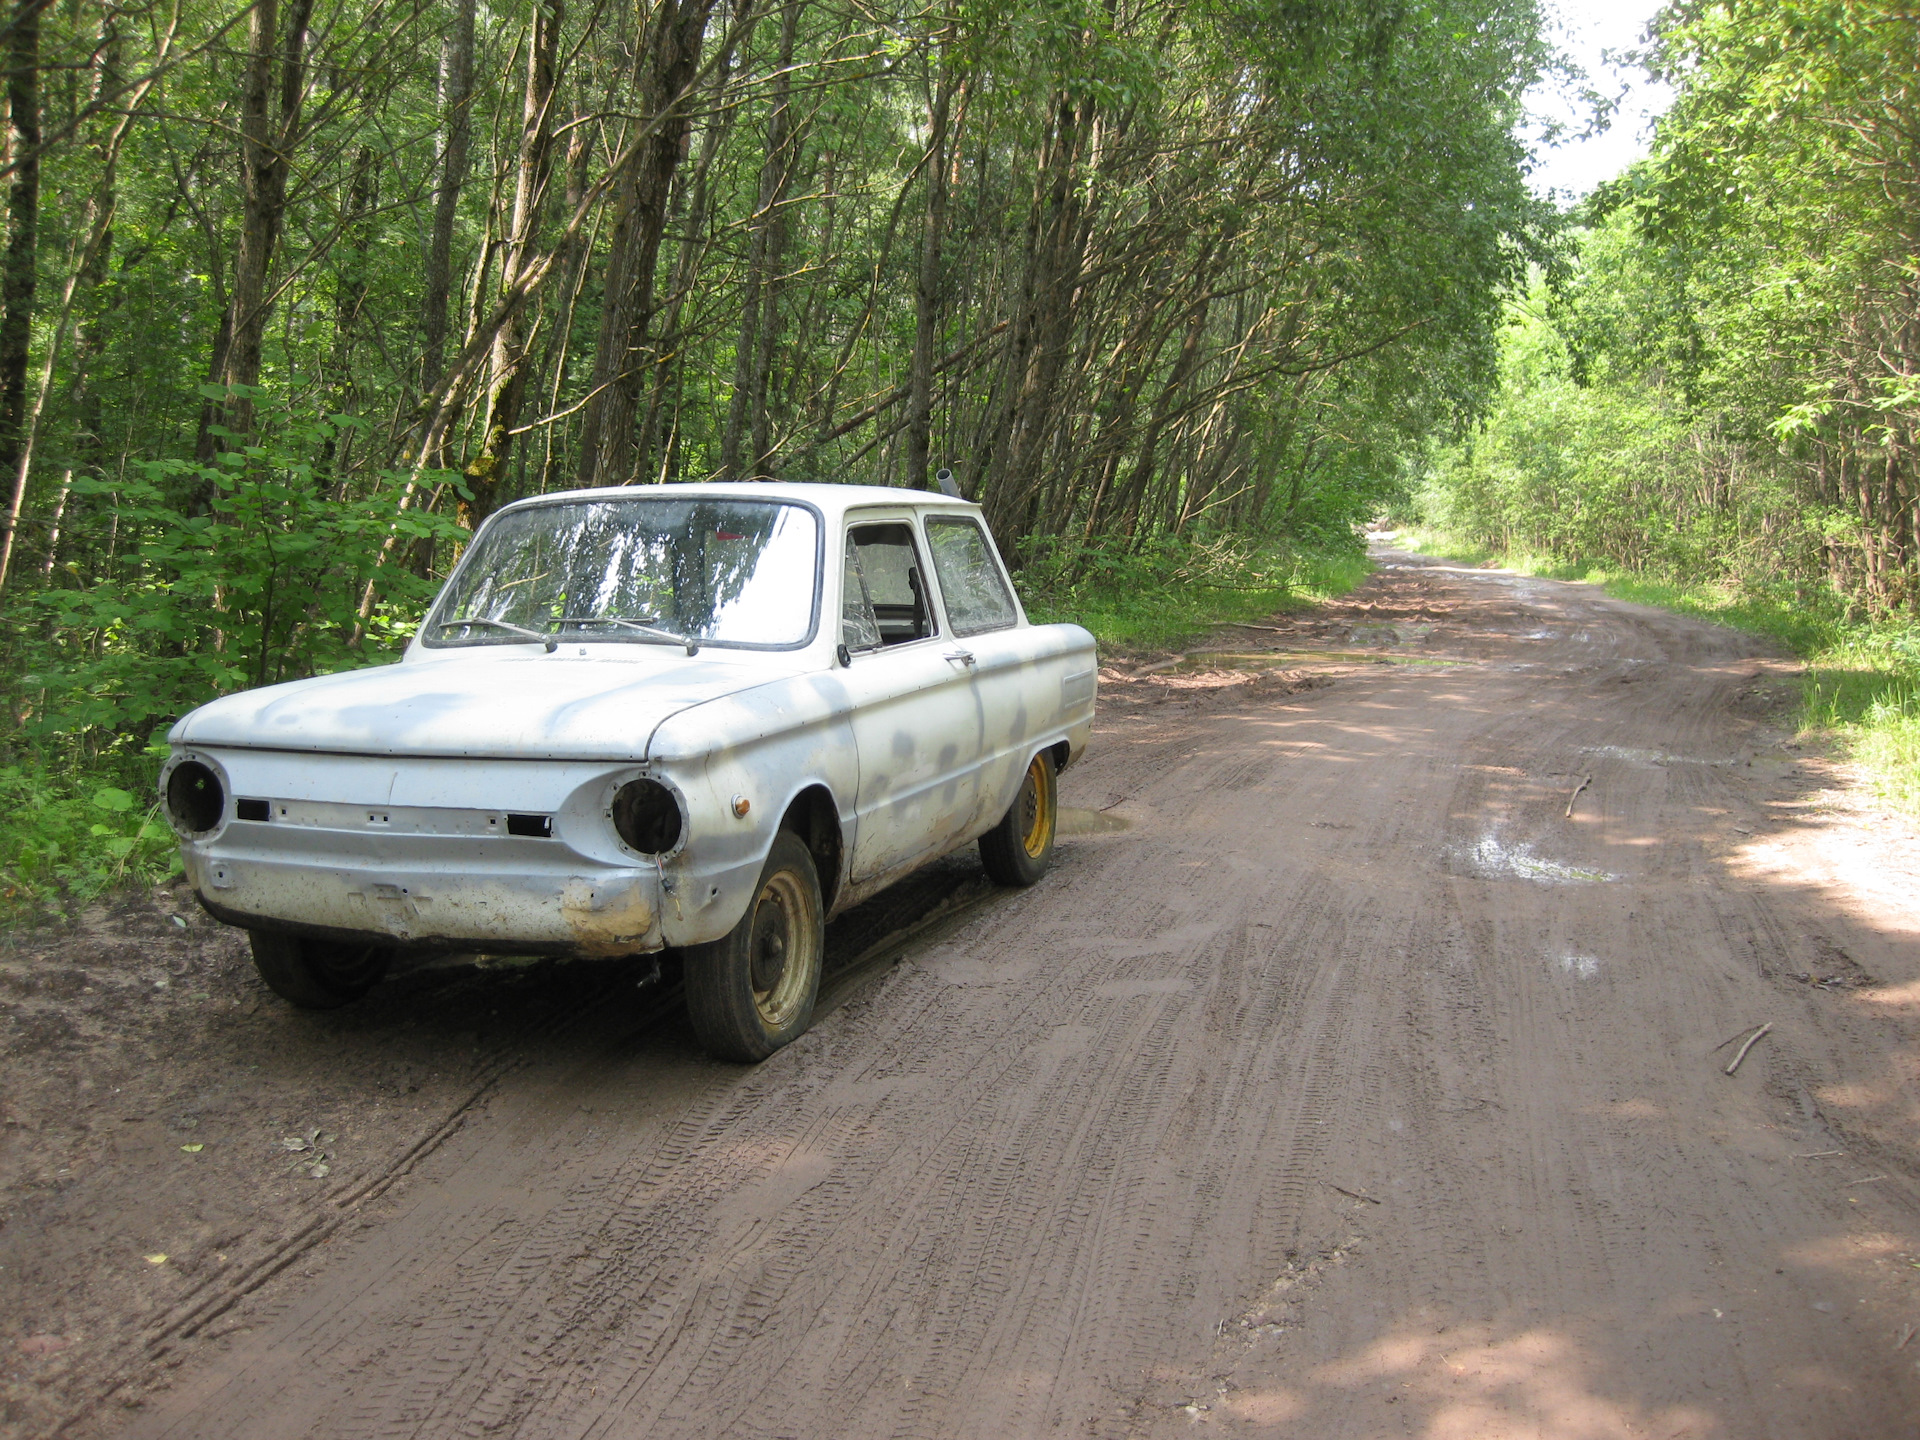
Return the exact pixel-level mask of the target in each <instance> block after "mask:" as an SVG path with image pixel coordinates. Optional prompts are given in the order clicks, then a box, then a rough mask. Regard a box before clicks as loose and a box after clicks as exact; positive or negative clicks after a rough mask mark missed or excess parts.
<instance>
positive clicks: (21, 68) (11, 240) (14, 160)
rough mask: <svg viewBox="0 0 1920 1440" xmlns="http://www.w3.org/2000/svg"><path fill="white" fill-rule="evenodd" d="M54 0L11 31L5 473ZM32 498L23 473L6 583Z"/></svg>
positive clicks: (6, 549)
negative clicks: (44, 18)
mask: <svg viewBox="0 0 1920 1440" xmlns="http://www.w3.org/2000/svg"><path fill="white" fill-rule="evenodd" d="M46 3H47V0H21V3H20V4H19V5H17V6H16V7H15V9H14V12H13V19H12V29H11V33H10V34H9V35H8V36H7V40H6V44H7V161H8V163H9V164H11V165H12V166H13V167H14V169H13V182H12V184H11V185H10V186H9V187H8V191H7V253H6V273H5V275H3V276H0V475H9V476H12V475H15V474H16V472H17V471H18V470H19V466H20V452H21V446H22V444H23V442H24V440H25V431H26V422H27V368H28V365H29V363H30V361H31V358H32V354H31V352H32V347H33V300H34V290H35V288H36V286H37V283H38V280H39V270H38V266H37V264H36V248H35V247H36V246H37V245H38V243H39V227H40V12H41V11H42V10H43V9H45V8H46ZM25 501H26V485H25V483H24V478H23V479H21V480H19V481H16V483H15V484H14V486H13V494H12V497H11V499H10V501H9V503H8V505H7V515H6V534H5V535H4V537H0V583H4V582H5V579H6V574H7V567H8V565H9V564H11V562H12V559H13V544H14V536H15V533H16V531H17V530H18V529H19V525H20V510H21V506H22V505H23V504H24V503H25Z"/></svg>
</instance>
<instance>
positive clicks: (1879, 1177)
mask: <svg viewBox="0 0 1920 1440" xmlns="http://www.w3.org/2000/svg"><path fill="white" fill-rule="evenodd" d="M1892 1178H1893V1177H1892V1176H1891V1175H1868V1176H1865V1177H1863V1178H1861V1179H1859V1180H1849V1181H1847V1183H1846V1184H1844V1185H1842V1186H1841V1187H1840V1188H1841V1189H1842V1190H1851V1189H1852V1188H1853V1187H1854V1186H1856V1185H1871V1184H1873V1182H1874V1181H1876V1180H1891V1179H1892Z"/></svg>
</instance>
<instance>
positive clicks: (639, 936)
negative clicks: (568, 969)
mask: <svg viewBox="0 0 1920 1440" xmlns="http://www.w3.org/2000/svg"><path fill="white" fill-rule="evenodd" d="M560 913H561V915H562V916H563V917H564V918H565V919H566V922H567V928H568V929H569V930H571V931H572V932H573V936H574V940H575V941H576V942H577V943H578V945H579V947H580V951H581V953H582V954H584V955H595V956H614V955H630V954H632V953H633V952H634V951H635V950H639V949H642V948H644V947H645V946H646V943H647V932H648V931H649V930H651V929H652V928H653V904H652V902H651V901H650V900H648V898H647V893H646V888H645V886H644V885H643V884H642V882H641V881H640V880H638V879H634V880H631V881H629V882H628V883H627V884H625V885H623V886H609V885H604V884H602V885H596V884H594V883H593V882H592V881H589V880H570V881H568V882H567V887H566V889H564V890H562V891H561V892H560Z"/></svg>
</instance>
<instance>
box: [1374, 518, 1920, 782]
mask: <svg viewBox="0 0 1920 1440" xmlns="http://www.w3.org/2000/svg"><path fill="white" fill-rule="evenodd" d="M1397 543H1399V544H1400V545H1402V546H1404V547H1405V548H1407V549H1409V550H1417V551H1420V552H1421V553H1423V554H1427V555H1435V556H1441V557H1444V558H1447V559H1451V560H1462V561H1466V562H1467V563H1469V564H1489V563H1497V564H1500V565H1503V566H1505V567H1507V568H1508V569H1512V570H1518V571H1520V572H1522V573H1523V574H1527V575H1538V576H1541V577H1542V578H1545V579H1553V580H1583V581H1586V582H1588V583H1590V584H1597V585H1600V586H1602V587H1603V588H1604V589H1605V590H1606V592H1607V593H1608V594H1609V595H1612V596H1615V597H1616V598H1618V599H1621V600H1630V601H1633V602H1634V603H1636V604H1640V605H1653V606H1657V607H1659V608H1660V609H1662V610H1673V611H1677V612H1678V613H1680V614H1683V615H1694V616H1698V617H1699V618H1701V619H1703V620H1711V621H1713V622H1714V623H1716V624H1720V625H1726V626H1729V627H1731V628H1733V629H1736V630H1745V631H1747V632H1749V633H1750V634H1755V635H1766V636H1770V637H1771V638H1773V639H1775V640H1778V641H1780V642H1781V643H1782V644H1784V645H1785V646H1787V647H1788V648H1789V649H1791V650H1792V651H1793V652H1794V653H1795V654H1796V655H1798V656H1800V657H1801V658H1802V659H1803V660H1805V661H1806V664H1807V672H1806V676H1805V679H1804V680H1803V681H1802V691H1801V705H1800V714H1799V717H1798V720H1799V724H1800V726H1801V728H1802V730H1803V731H1808V732H1813V733H1816V734H1822V735H1826V736H1830V737H1832V738H1833V739H1835V740H1837V741H1838V742H1839V743H1840V745H1841V746H1842V748H1844V749H1845V750H1846V751H1847V752H1848V753H1849V754H1850V755H1851V757H1852V758H1853V759H1854V760H1855V761H1857V762H1858V763H1859V764H1860V766H1861V768H1862V769H1864V770H1865V771H1866V773H1867V775H1868V776H1869V777H1870V779H1871V780H1872V782H1873V785H1874V788H1875V790H1876V791H1877V792H1878V793H1879V795H1880V797H1881V798H1882V799H1883V800H1885V801H1886V802H1887V803H1888V804H1889V805H1892V806H1894V807H1895V808H1897V809H1900V810H1902V811H1905V812H1906V813H1907V814H1909V815H1915V816H1920V623H1916V622H1915V621H1914V620H1913V619H1911V618H1908V619H1897V620H1893V619H1889V620H1878V621H1872V620H1863V619H1860V618H1857V617H1851V616H1849V615H1848V613H1847V609H1846V606H1845V604H1844V602H1843V601H1842V600H1841V599H1840V597H1839V596H1837V595H1834V594H1832V593H1830V592H1826V591H1810V590H1808V589H1806V588H1804V587H1801V588H1795V587H1792V586H1784V585H1783V586H1780V587H1778V588H1759V587H1754V586H1751V585H1749V586H1744V587H1742V586H1736V585H1731V584H1725V585H1722V584H1700V583H1694V584H1687V583H1683V582H1680V581H1676V580H1669V579H1661V578H1658V577H1654V576H1648V575H1636V574H1631V573H1628V572H1625V571H1621V570H1617V569H1613V568H1610V567H1608V566H1605V565H1599V564H1587V563H1583V562H1579V561H1573V562H1569V561H1564V560H1555V559H1547V558H1542V557H1540V556H1533V555H1525V554H1507V555H1496V554H1494V553H1492V552H1490V551H1488V550H1486V549H1484V548H1482V547H1479V546H1476V545H1472V544H1467V543H1462V542H1459V541H1456V540H1454V539H1452V538H1451V537H1449V536H1446V535H1442V534H1438V533H1436V532H1433V531H1405V532H1402V533H1401V535H1400V537H1399V540H1398V542H1397Z"/></svg>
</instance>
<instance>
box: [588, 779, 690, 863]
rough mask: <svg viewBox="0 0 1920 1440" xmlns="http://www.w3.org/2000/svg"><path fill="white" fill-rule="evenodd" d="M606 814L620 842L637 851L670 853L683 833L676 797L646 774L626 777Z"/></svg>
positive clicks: (680, 813) (660, 854) (608, 806)
mask: <svg viewBox="0 0 1920 1440" xmlns="http://www.w3.org/2000/svg"><path fill="white" fill-rule="evenodd" d="M607 818H608V819H610V820H611V821H613V828H614V832H615V833H616V834H618V835H619V837H620V839H621V841H622V843H624V844H625V845H626V847H627V848H628V849H629V850H632V851H635V852H636V853H638V854H641V855H650V856H653V857H655V858H658V857H660V856H663V855H670V854H672V853H673V852H674V851H675V850H677V849H678V848H679V846H680V842H681V841H682V840H683V839H684V838H685V836H686V828H687V827H686V817H685V815H684V814H683V813H682V811H681V807H680V797H679V796H678V795H676V794H675V793H674V791H673V790H672V789H671V788H670V787H668V786H666V785H663V784H662V783H661V782H660V781H658V780H655V779H654V778H653V777H652V776H650V775H642V776H640V777H638V778H637V779H633V780H629V781H627V783H626V784H624V785H622V786H621V787H620V788H619V789H618V790H616V791H614V792H613V798H612V800H610V801H609V802H608V805H607Z"/></svg>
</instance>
